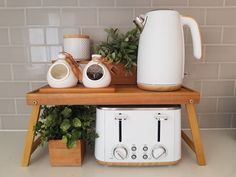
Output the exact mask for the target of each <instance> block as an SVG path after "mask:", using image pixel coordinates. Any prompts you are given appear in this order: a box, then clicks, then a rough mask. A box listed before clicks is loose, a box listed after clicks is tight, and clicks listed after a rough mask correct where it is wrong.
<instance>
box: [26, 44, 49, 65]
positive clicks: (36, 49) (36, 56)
mask: <svg viewBox="0 0 236 177" xmlns="http://www.w3.org/2000/svg"><path fill="white" fill-rule="evenodd" d="M30 54H31V61H32V62H47V61H48V52H47V47H46V46H32V47H30Z"/></svg>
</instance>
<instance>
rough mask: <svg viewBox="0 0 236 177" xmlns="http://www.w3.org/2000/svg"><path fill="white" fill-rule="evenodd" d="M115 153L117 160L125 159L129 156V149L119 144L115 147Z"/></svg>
mask: <svg viewBox="0 0 236 177" xmlns="http://www.w3.org/2000/svg"><path fill="white" fill-rule="evenodd" d="M113 155H114V157H115V158H116V159H117V160H124V159H126V158H127V156H128V151H127V149H126V148H125V147H124V146H119V147H116V148H115V149H114V151H113Z"/></svg>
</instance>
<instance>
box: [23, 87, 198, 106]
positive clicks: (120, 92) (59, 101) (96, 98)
mask: <svg viewBox="0 0 236 177" xmlns="http://www.w3.org/2000/svg"><path fill="white" fill-rule="evenodd" d="M199 100H200V94H199V93H198V92H196V91H193V90H190V89H188V88H185V87H182V88H181V89H179V90H177V91H173V92H152V91H145V90H141V89H139V88H138V87H137V86H136V85H115V91H114V92H97V93H77V92H68V91H67V90H66V89H65V91H64V92H60V93H44V92H40V89H38V90H36V91H33V92H30V93H28V94H27V103H28V104H29V105H155V104H187V103H198V102H199Z"/></svg>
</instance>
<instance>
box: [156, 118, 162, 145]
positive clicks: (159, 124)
mask: <svg viewBox="0 0 236 177" xmlns="http://www.w3.org/2000/svg"><path fill="white" fill-rule="evenodd" d="M160 139H161V120H160V119H159V120H158V121H157V142H160Z"/></svg>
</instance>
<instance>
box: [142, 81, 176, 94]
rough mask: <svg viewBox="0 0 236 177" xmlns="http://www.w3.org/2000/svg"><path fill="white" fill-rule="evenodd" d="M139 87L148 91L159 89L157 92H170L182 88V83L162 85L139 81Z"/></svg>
mask: <svg viewBox="0 0 236 177" xmlns="http://www.w3.org/2000/svg"><path fill="white" fill-rule="evenodd" d="M137 85H138V88H140V89H142V90H148V91H157V92H170V91H175V90H178V89H180V88H181V85H171V86H164V85H163V86H161V85H146V84H140V83H137Z"/></svg>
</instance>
